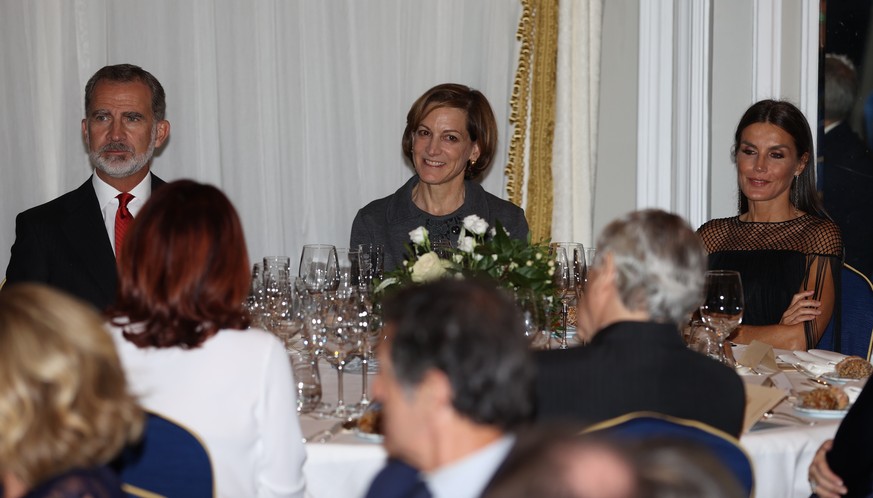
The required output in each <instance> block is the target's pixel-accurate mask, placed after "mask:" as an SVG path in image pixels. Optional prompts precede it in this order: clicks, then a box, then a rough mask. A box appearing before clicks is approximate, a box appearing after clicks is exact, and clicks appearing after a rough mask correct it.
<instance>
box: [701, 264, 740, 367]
mask: <svg viewBox="0 0 873 498" xmlns="http://www.w3.org/2000/svg"><path fill="white" fill-rule="evenodd" d="M704 285H705V291H704V299H703V304H702V305H701V306H700V317H701V318H702V319H703V321H704V323H706V324H707V325H709V326H710V327H712V329H713V330H714V331H715V334H716V336H717V337H718V352H719V360H721V362H722V363H724V364H726V365H728V366H732V367H733V366H736V365H735V364H734V361H733V358H731V357H728V356H726V355H725V352H724V341H725V340H727V338H728V337H730V335H731V333H732V332H733V331H734V329H736V328H737V326H739V324H740V323H741V322H742V321H743V284H742V281H741V280H740V274H739V272H735V271H728V270H711V271H708V272H706V277H705V281H704Z"/></svg>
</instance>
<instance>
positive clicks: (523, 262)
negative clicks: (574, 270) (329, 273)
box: [376, 215, 555, 296]
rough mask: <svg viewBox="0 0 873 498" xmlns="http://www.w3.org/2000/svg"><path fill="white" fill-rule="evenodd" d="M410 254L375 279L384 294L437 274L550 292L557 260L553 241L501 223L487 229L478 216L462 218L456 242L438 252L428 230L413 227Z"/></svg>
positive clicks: (410, 237) (510, 287)
mask: <svg viewBox="0 0 873 498" xmlns="http://www.w3.org/2000/svg"><path fill="white" fill-rule="evenodd" d="M409 239H410V241H411V244H410V245H409V246H408V249H409V259H407V260H406V261H404V263H403V265H402V266H401V267H399V268H397V269H396V270H394V271H393V272H390V273H389V274H387V275H386V276H385V279H384V280H383V281H382V282H381V283H378V284H377V287H376V292H377V294H378V293H381V292H384V291H387V290H389V289H391V288H393V287H395V286H398V285H400V286H402V285H414V284H420V283H423V282H428V281H431V280H435V279H438V278H467V277H476V278H489V279H493V280H495V281H496V282H497V284H498V285H499V286H501V287H504V288H506V289H508V290H511V291H513V292H517V291H519V290H530V291H532V292H533V293H535V294H536V295H541V296H552V295H554V293H555V286H554V283H553V281H552V276H553V275H554V272H555V263H554V260H553V258H552V257H551V256H550V255H549V246H548V244H547V243H545V244H532V243H531V242H530V240H529V239H530V237H528V240H527V241H523V240H516V239H511V238H510V237H509V234H508V233H507V232H506V230H505V229H504V228H503V226H502V225H501V224H500V222H499V221H498V222H496V223H495V226H494V227H492V228H491V229H490V230H489V226H488V223H487V222H486V221H485V220H483V219H482V218H480V217H478V216H476V215H470V216H467V217H466V218H464V220H463V228H461V233H460V234H459V236H458V239H457V242H456V244H455V245H454V247H451V248H447V249H444V250H440V251H439V253H437V252H435V251H434V250H433V248H432V244H431V242H430V238H429V234H428V232H427V229H425V228H424V227H418V228H416V229H415V230H413V231H411V232H409Z"/></svg>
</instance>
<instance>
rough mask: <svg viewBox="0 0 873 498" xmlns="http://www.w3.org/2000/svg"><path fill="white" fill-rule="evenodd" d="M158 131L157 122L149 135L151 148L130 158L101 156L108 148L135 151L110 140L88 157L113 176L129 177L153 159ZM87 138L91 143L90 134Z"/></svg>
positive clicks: (92, 162)
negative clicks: (116, 158) (119, 158)
mask: <svg viewBox="0 0 873 498" xmlns="http://www.w3.org/2000/svg"><path fill="white" fill-rule="evenodd" d="M157 131H158V126H157V124H155V125H154V126H152V132H151V136H150V137H149V148H148V149H147V150H146V151H145V152H144V153H142V154H139V155H134V156H133V157H131V158H130V159H127V160H124V161H119V160H112V159H105V158H103V157H101V154H102V153H103V152H106V151H107V150H125V151H128V152H133V149H132V148H131V147H129V146H126V145H122V144H119V143H118V142H109V143H108V144H106V145H104V146H103V147H101V148H100V149H99V150H96V151H91V152H89V153H88V158H89V159H90V160H91V164H93V165H94V167H95V168H97V169H99V170H100V171H102V172H104V173H106V174H107V175H109V176H111V177H112V178H127V177H128V176H131V175H133V174H135V173H136V172H137V171H139V170H141V169H142V168H143V166H145V165H146V164H148V163H149V161H151V160H152V156H153V155H154V153H155V137H157ZM85 138H86V140H87V141H88V142H89V143H90V138H91V137H90V135H89V136H87V137H85Z"/></svg>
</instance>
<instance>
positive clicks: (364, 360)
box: [352, 292, 382, 414]
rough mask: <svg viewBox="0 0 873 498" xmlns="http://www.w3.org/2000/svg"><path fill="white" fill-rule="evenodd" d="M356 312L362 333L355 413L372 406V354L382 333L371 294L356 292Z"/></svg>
mask: <svg viewBox="0 0 873 498" xmlns="http://www.w3.org/2000/svg"><path fill="white" fill-rule="evenodd" d="M355 297H356V304H355V306H356V312H357V317H358V329H359V331H360V334H361V342H360V343H361V348H360V350H359V351H358V352H359V353H360V355H361V400H360V401H358V403H357V404H356V405H354V406H353V407H352V409H353V410H354V412H355V413H358V414H361V413H364V411H366V410H367V408H369V406H370V403H371V401H370V393H369V380H368V377H369V373H370V362H371V358H370V356H371V355H372V354H373V348H374V347H375V346H376V345H378V343H379V338H380V336H381V334H382V324H381V320H380V319H379V317H378V316H377V315H376V314H374V313H373V302H372V301H371V300H370V296H369V295H368V294H366V293H364V292H359V293H357V294H356V296H355Z"/></svg>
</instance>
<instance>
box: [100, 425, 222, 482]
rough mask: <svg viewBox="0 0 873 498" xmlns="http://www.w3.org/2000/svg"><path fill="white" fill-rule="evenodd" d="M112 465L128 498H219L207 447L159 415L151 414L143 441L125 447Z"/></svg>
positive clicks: (194, 436)
mask: <svg viewBox="0 0 873 498" xmlns="http://www.w3.org/2000/svg"><path fill="white" fill-rule="evenodd" d="M112 466H113V467H114V468H115V469H116V471H117V472H118V475H119V477H120V478H121V482H122V489H123V490H124V492H125V493H126V494H127V496H133V497H147V498H154V497H156V496H168V497H175V496H185V497H191V498H195V497H203V498H211V497H213V496H215V482H214V476H213V474H212V462H211V461H210V459H209V453H208V451H207V450H206V445H205V444H203V442H202V441H201V440H200V438H199V437H198V436H196V435H195V434H194V433H193V432H191V431H189V430H188V429H186V428H184V427H182V426H181V425H179V424H177V423H175V422H173V421H171V420H169V419H167V418H165V417H162V416H160V415H158V414H155V413H148V416H147V419H146V426H145V430H144V432H143V437H142V439H141V440H140V442H139V443H138V444H136V445H134V446H129V447H128V448H125V450H124V451H123V452H122V454H121V455H120V456H119V457H118V458H117V459H116V460H115V462H113V464H112Z"/></svg>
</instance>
